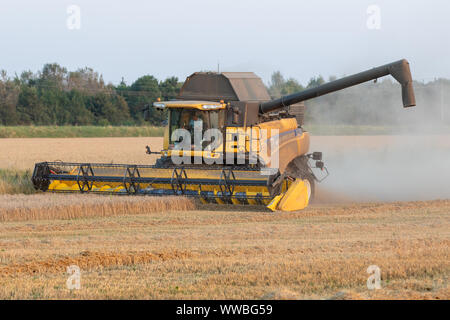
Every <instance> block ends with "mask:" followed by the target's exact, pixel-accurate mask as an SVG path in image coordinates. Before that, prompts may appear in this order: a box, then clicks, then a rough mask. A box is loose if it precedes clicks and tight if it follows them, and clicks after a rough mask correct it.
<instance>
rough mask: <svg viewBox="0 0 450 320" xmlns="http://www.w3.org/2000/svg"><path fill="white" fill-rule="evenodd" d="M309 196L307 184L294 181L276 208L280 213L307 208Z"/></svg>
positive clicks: (302, 181) (303, 181)
mask: <svg viewBox="0 0 450 320" xmlns="http://www.w3.org/2000/svg"><path fill="white" fill-rule="evenodd" d="M310 195H311V190H310V186H309V182H308V181H307V180H302V179H296V180H295V181H294V182H293V183H292V184H291V186H290V187H289V189H288V190H287V191H286V193H285V194H284V196H283V197H282V199H281V200H280V202H279V204H278V206H277V208H278V210H281V211H296V210H302V209H304V208H306V207H307V206H308V202H309V197H310Z"/></svg>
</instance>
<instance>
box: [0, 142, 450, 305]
mask: <svg viewBox="0 0 450 320" xmlns="http://www.w3.org/2000/svg"><path fill="white" fill-rule="evenodd" d="M393 140H394V139H390V138H389V137H383V136H380V137H313V141H312V142H313V149H315V147H316V146H317V147H318V149H315V150H324V151H326V155H327V158H326V163H327V161H328V162H329V163H330V170H331V175H330V177H329V178H328V180H325V181H324V182H323V183H322V184H320V185H319V189H318V190H317V200H316V202H315V203H313V204H312V205H310V207H308V208H307V209H306V210H303V211H299V212H292V213H286V212H284V213H280V212H277V213H273V212H271V211H269V210H267V209H265V208H261V207H254V206H229V205H224V206H218V205H202V204H199V203H197V202H195V201H193V200H190V199H185V198H172V197H168V198H151V197H111V196H97V195H61V194H51V193H48V194H42V193H39V194H33V195H23V194H8V195H0V299H243V298H244V299H450V290H449V288H448V277H449V275H450V250H449V247H450V200H449V199H450V195H448V196H446V193H445V192H446V190H449V189H446V188H445V186H446V185H445V183H447V182H446V181H448V179H447V177H446V173H447V171H446V170H445V169H446V167H445V165H446V163H447V162H445V161H440V162H435V163H431V165H432V166H433V169H435V170H434V171H436V172H437V173H438V175H432V172H434V171H433V170H425V171H426V172H427V176H426V177H424V178H423V179H426V178H427V177H430V178H431V180H430V182H431V181H432V182H433V183H434V185H435V186H437V187H438V189H439V190H438V191H441V193H440V194H438V193H434V192H435V191H434V189H433V188H432V184H430V183H429V181H427V180H423V182H424V183H423V185H420V186H419V187H420V188H419V189H420V190H431V191H432V192H428V193H424V192H423V191H421V192H422V195H423V196H424V198H425V199H423V201H401V202H400V201H392V200H389V201H388V199H385V197H386V195H385V194H384V193H382V192H381V193H378V190H379V189H383V190H387V191H388V194H389V195H390V196H392V197H397V196H398V197H399V198H400V197H401V196H402V193H401V192H400V191H401V190H402V188H406V187H408V186H406V187H405V186H401V187H397V185H395V181H397V180H398V179H397V177H396V176H395V175H393V173H391V172H390V174H391V175H393V178H394V180H392V181H388V182H389V183H392V185H390V184H389V183H386V181H384V180H381V181H380V172H379V171H377V170H373V171H370V168H372V167H374V166H376V165H377V164H378V163H379V162H380V161H382V162H383V161H385V162H386V164H388V165H389V166H392V167H393V171H392V172H398V171H400V172H402V171H401V167H400V166H399V165H398V164H403V162H401V161H398V157H393V158H392V159H390V158H389V156H390V151H389V150H390V149H395V150H397V149H398V148H399V146H403V147H404V146H405V145H407V146H410V147H408V148H411V150H415V149H416V148H417V142H418V141H420V140H417V139H415V140H413V141H411V140H410V139H406V140H405V139H404V138H402V137H400V138H398V139H397V140H399V141H397V142H396V143H393V142H392V141H393ZM448 141H450V140H449V139H448V138H447V137H442V136H436V137H432V138H430V139H429V140H427V141H425V142H424V141H422V142H423V143H424V144H426V145H427V146H434V145H435V146H439V147H440V148H441V147H442V149H439V150H437V149H436V150H434V151H433V150H432V151H433V153H432V154H435V155H439V157H437V158H439V160H443V159H447V158H446V156H447V153H446V152H447V150H450V144H449V142H448ZM161 143H162V140H161V138H88V139H83V138H74V139H0V147H1V148H2V150H4V151H5V152H3V153H2V154H0V169H4V170H5V169H6V170H9V171H7V172H8V174H7V175H4V176H5V177H8V178H7V183H8V184H7V185H3V188H4V191H5V192H3V193H17V190H16V189H14V183H15V181H16V179H17V180H18V181H19V182H20V183H22V182H23V181H24V179H26V177H27V176H26V175H20V174H15V173H14V172H15V170H19V171H20V170H30V169H32V166H33V165H34V163H35V162H38V161H44V160H63V161H82V162H85V161H96V162H114V163H124V162H126V163H153V162H154V160H155V158H156V157H155V156H152V157H150V156H148V155H146V154H145V145H150V146H151V148H152V149H153V150H158V148H159V147H160V146H161ZM158 146H159V147H158ZM315 150H312V151H315ZM355 150H356V151H357V152H356V151H355ZM342 151H344V152H345V153H343V152H342ZM374 152H379V153H380V154H381V156H378V157H374ZM408 152H409V149H408ZM401 156H403V155H401ZM344 158H345V161H343V159H344ZM400 158H401V157H400ZM406 158H407V159H408V163H410V164H411V163H412V164H414V161H418V162H420V163H422V162H423V159H422V158H420V157H416V158H417V159H416V160H414V159H413V158H408V157H406ZM130 159H131V160H130ZM355 159H357V161H355ZM366 159H367V161H368V165H366V166H364V164H363V163H358V161H363V160H366ZM347 162H348V163H349V164H351V166H347V165H346V163H347ZM355 163H357V164H358V165H359V166H360V167H363V168H364V170H363V171H361V170H360V171H358V170H355V172H353V176H352V175H351V174H350V173H351V172H348V173H349V175H347V176H344V178H347V181H344V180H342V179H343V178H342V171H343V170H344V169H345V170H351V169H352V168H353V167H355ZM333 166H334V167H333ZM411 172H412V171H411ZM402 174H403V173H402ZM410 175H411V176H412V178H414V174H411V173H410ZM16 176H17V177H16ZM361 176H364V181H362V180H361V179H360V178H359V177H361ZM412 181H414V179H413V180H412ZM349 182H352V183H351V184H350V183H349ZM363 182H364V183H363ZM408 183H409V182H408ZM336 186H338V188H336ZM368 186H370V187H371V188H372V189H370V190H371V191H373V192H372V193H371V195H372V196H375V198H376V201H367V199H366V198H364V197H360V196H359V195H358V196H356V195H357V192H356V191H358V190H364V188H366V187H368ZM422 186H427V188H423V187H422ZM447 186H448V184H447ZM406 191H407V192H408V194H410V195H411V194H412V193H411V191H410V190H406ZM433 199H441V200H433ZM70 265H77V266H79V267H80V269H81V288H80V289H79V290H69V289H68V288H67V287H66V281H67V279H68V277H69V274H67V270H66V269H67V267H68V266H70ZM370 265H376V266H378V267H379V268H380V270H381V289H379V290H369V289H368V288H367V279H368V277H369V276H370V275H369V274H368V273H367V268H368V267H369V266H370Z"/></svg>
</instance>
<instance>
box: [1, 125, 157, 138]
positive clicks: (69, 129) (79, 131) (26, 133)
mask: <svg viewBox="0 0 450 320" xmlns="http://www.w3.org/2000/svg"><path fill="white" fill-rule="evenodd" d="M163 134H164V128H162V127H153V126H141V127H137V126H116V127H113V126H107V127H100V126H12V127H8V126H0V138H91V137H160V136H163Z"/></svg>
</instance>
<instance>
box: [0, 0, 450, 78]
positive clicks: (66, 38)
mask: <svg viewBox="0 0 450 320" xmlns="http://www.w3.org/2000/svg"><path fill="white" fill-rule="evenodd" d="M72 6H75V10H71V9H73V7H72ZM374 8H375V9H374ZM78 12H79V15H78ZM78 18H79V19H78ZM449 18H450V2H449V1H447V0H442V1H439V0H430V1H424V0H422V1H420V0H409V1H406V0H405V1H400V0H390V1H384V0H383V1H382V0H372V1H366V0H341V1H331V0H330V1H325V0H316V1H311V0H309V1H287V0H277V1H266V0H257V1H253V0H239V1H233V0H227V1H222V0H216V1H214V0H209V1H206V0H190V1H173V0H159V1H142V0H127V1H118V0H107V1H106V0H96V1H93V0H91V1H84V0H83V1H82V0H70V1H66V0H54V1H50V0H40V1H31V0H30V1H23V0H14V1H5V0H4V1H2V3H1V4H0V30H2V31H1V40H0V41H1V42H0V69H4V70H6V71H8V73H9V74H10V75H14V73H15V72H17V73H18V74H20V73H21V72H22V71H23V70H31V71H34V72H35V71H37V70H40V69H41V68H42V66H43V65H44V64H45V63H50V62H57V63H59V64H61V65H63V66H65V67H67V68H68V69H69V70H76V69H78V68H82V67H85V66H89V67H92V68H93V69H94V70H96V71H98V72H99V73H101V74H103V77H104V79H105V80H106V81H107V82H112V83H114V84H117V83H119V82H120V81H121V79H122V77H123V78H124V80H125V81H126V83H128V84H131V83H132V82H133V81H134V80H136V79H137V78H138V77H140V76H142V75H146V74H151V75H154V76H155V77H157V78H158V79H161V80H162V79H165V78H166V77H170V76H177V77H178V78H179V79H180V80H184V78H185V77H186V76H188V75H190V74H191V73H193V72H196V71H210V70H212V71H216V70H217V69H218V66H219V69H220V71H253V72H255V73H256V74H258V75H259V76H260V77H262V78H263V80H264V81H265V82H266V83H268V81H269V79H270V75H271V74H272V72H273V71H276V70H279V71H281V72H282V74H283V75H284V76H285V77H287V78H288V77H293V78H295V79H297V80H299V81H300V82H301V83H303V84H305V83H307V82H308V80H309V79H310V78H311V77H315V76H318V75H322V76H323V77H324V78H325V79H328V77H329V76H330V75H336V76H338V77H340V76H343V75H349V74H352V73H356V72H359V71H363V70H366V69H369V68H372V67H376V66H379V65H382V64H385V63H389V62H392V61H396V60H399V59H402V58H406V59H408V60H409V62H410V64H411V71H412V74H413V78H414V79H416V80H419V81H431V80H433V79H434V78H439V77H446V78H450V41H449V38H450V19H449Z"/></svg>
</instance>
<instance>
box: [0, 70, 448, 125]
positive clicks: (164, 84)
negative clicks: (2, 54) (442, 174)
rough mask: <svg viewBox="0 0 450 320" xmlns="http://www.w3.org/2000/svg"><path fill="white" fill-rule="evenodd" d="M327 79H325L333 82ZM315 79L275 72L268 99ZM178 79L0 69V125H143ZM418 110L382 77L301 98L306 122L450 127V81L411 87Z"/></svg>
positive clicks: (157, 119) (159, 115)
mask: <svg viewBox="0 0 450 320" xmlns="http://www.w3.org/2000/svg"><path fill="white" fill-rule="evenodd" d="M335 79H336V77H334V76H332V77H330V78H329V79H328V81H332V80H335ZM325 82H326V80H325V79H324V78H323V77H321V76H319V77H314V78H311V79H310V80H309V82H308V83H307V84H306V85H302V84H301V83H299V82H298V81H297V80H295V79H293V78H288V79H285V77H284V76H283V75H282V74H281V73H280V72H279V71H277V72H274V73H273V74H272V77H271V81H270V82H269V84H268V86H267V89H268V91H269V94H270V95H271V96H272V98H278V97H280V96H282V95H287V94H291V93H294V92H298V91H301V90H304V89H305V88H311V87H315V86H318V85H321V84H323V83H325ZM182 84H183V82H181V81H179V80H178V78H176V77H170V78H167V79H165V80H164V81H162V80H158V79H156V78H155V77H153V76H151V75H145V76H142V77H140V78H138V79H137V80H136V81H134V82H133V83H132V84H130V85H127V84H126V83H125V81H124V80H123V79H122V81H121V82H120V83H119V84H118V85H113V84H111V83H108V84H106V83H105V82H104V80H103V77H102V76H101V75H100V74H99V73H98V72H96V71H94V70H93V69H91V68H82V69H78V70H76V71H68V70H67V69H66V68H64V67H62V66H60V65H58V64H56V63H52V64H46V65H44V67H43V68H42V70H40V71H38V72H36V73H33V72H31V71H25V72H22V73H21V74H20V76H19V75H15V76H14V77H9V76H8V75H7V73H6V72H5V71H1V72H0V125H9V126H13V125H59V126H62V125H99V126H106V125H142V124H144V119H143V112H142V110H143V108H144V107H145V106H146V105H151V104H152V103H153V102H154V101H156V99H157V98H159V97H160V98H161V99H163V100H170V99H174V98H175V97H176V96H177V94H178V92H179V90H180V88H181V86H182ZM414 88H415V92H416V100H417V104H418V106H419V108H416V109H415V111H414V112H410V111H407V112H405V111H403V110H402V108H401V105H402V104H401V93H400V85H399V84H398V83H397V82H395V81H393V80H392V79H390V78H389V77H387V78H383V79H382V80H381V81H378V82H376V83H373V82H370V83H365V84H362V85H359V86H355V87H352V88H348V89H345V90H341V91H338V92H335V93H332V94H328V95H325V96H322V97H319V98H317V99H312V100H310V101H306V107H307V112H306V123H308V122H311V123H316V124H331V125H333V124H351V125H396V124H411V123H417V124H423V123H433V124H435V123H442V124H450V80H448V79H436V80H433V81H430V82H427V83H424V82H415V83H414ZM150 112H151V114H150V123H152V124H154V125H160V123H161V121H162V120H163V119H164V118H165V116H166V115H165V113H164V112H160V111H157V110H154V109H153V108H150Z"/></svg>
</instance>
